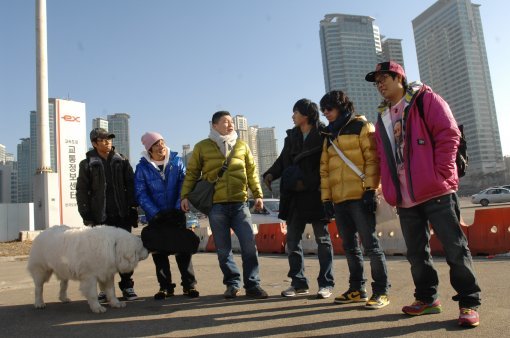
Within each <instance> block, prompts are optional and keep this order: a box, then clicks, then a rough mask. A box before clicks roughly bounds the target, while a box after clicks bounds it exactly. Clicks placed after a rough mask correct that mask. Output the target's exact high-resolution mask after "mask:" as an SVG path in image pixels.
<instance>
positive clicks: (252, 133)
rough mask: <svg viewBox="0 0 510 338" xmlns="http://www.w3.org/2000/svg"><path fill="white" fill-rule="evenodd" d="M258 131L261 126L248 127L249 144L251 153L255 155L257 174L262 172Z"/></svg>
mask: <svg viewBox="0 0 510 338" xmlns="http://www.w3.org/2000/svg"><path fill="white" fill-rule="evenodd" d="M258 132H259V126H249V127H248V146H249V147H250V150H251V153H252V155H253V160H254V161H255V166H256V167H257V175H259V174H260V170H259V169H260V163H259V145H258V141H257V140H258Z"/></svg>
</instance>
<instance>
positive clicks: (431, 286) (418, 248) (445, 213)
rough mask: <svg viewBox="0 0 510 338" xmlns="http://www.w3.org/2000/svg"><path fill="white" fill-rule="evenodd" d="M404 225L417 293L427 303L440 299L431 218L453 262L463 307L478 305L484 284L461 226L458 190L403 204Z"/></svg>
mask: <svg viewBox="0 0 510 338" xmlns="http://www.w3.org/2000/svg"><path fill="white" fill-rule="evenodd" d="M398 212H399V215H400V225H401V227H402V234H403V235H404V240H405V242H406V246H407V260H408V261H409V263H411V274H412V276H413V281H414V285H415V292H414V297H415V298H416V299H417V300H420V301H422V302H425V303H431V302H433V301H434V300H435V299H437V297H438V294H437V287H438V284H439V280H438V276H437V271H436V270H435V269H434V266H433V263H432V256H431V254H430V244H429V241H430V229H429V222H430V224H431V225H432V228H433V229H434V232H435V234H436V235H437V238H438V239H439V241H440V242H441V244H442V245H443V248H444V251H445V254H446V262H447V263H448V265H449V266H450V283H451V285H452V286H453V288H454V289H455V291H457V295H456V296H454V297H453V299H454V300H458V301H459V306H460V307H468V308H477V307H478V306H479V305H480V304H481V303H480V287H479V286H478V282H477V281H476V277H475V273H474V270H473V266H472V258H471V252H470V251H469V248H468V246H467V240H466V236H464V233H463V232H462V229H461V228H460V221H459V219H460V210H459V206H458V200H457V194H455V193H453V194H448V195H444V196H441V197H436V198H433V199H431V200H428V201H426V202H423V203H421V204H418V205H416V206H414V207H411V208H399V209H398Z"/></svg>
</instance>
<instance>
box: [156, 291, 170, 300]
mask: <svg viewBox="0 0 510 338" xmlns="http://www.w3.org/2000/svg"><path fill="white" fill-rule="evenodd" d="M173 295H174V290H173V289H159V291H158V292H157V293H156V294H155V295H154V299H155V300H163V299H165V298H168V297H172V296H173Z"/></svg>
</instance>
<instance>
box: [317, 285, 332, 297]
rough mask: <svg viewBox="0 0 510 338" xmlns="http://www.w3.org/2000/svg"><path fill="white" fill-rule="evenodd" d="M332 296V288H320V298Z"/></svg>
mask: <svg viewBox="0 0 510 338" xmlns="http://www.w3.org/2000/svg"><path fill="white" fill-rule="evenodd" d="M330 296H331V288H330V287H325V288H319V291H318V292H317V298H319V299H326V298H329V297H330Z"/></svg>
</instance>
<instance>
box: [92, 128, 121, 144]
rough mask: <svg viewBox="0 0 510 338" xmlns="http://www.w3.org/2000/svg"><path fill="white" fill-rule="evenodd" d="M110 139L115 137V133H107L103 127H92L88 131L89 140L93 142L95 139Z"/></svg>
mask: <svg viewBox="0 0 510 338" xmlns="http://www.w3.org/2000/svg"><path fill="white" fill-rule="evenodd" d="M98 138H102V139H107V140H109V139H111V138H115V134H112V133H109V132H108V131H107V130H106V129H103V128H94V129H92V131H91V132H90V142H94V141H95V140H96V139H98Z"/></svg>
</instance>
